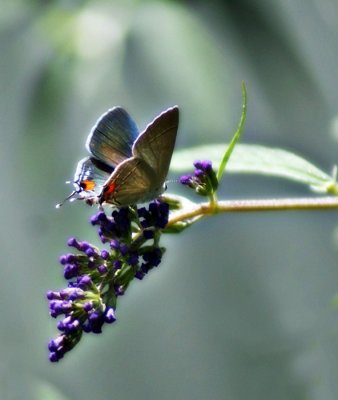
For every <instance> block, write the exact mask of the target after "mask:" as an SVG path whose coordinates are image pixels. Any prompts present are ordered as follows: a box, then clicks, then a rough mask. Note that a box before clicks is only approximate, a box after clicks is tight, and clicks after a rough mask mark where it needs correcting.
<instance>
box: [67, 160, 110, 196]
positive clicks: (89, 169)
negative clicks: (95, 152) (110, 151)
mask: <svg viewBox="0 0 338 400" xmlns="http://www.w3.org/2000/svg"><path fill="white" fill-rule="evenodd" d="M113 170H114V169H113V168H112V167H109V166H108V165H106V164H104V163H102V162H101V161H99V160H96V159H95V158H93V157H86V158H84V159H82V160H80V161H79V163H78V164H77V168H76V171H75V175H74V181H73V183H74V186H75V188H78V193H81V198H87V197H93V196H98V195H99V194H100V193H101V190H102V187H103V185H104V183H105V182H106V181H107V179H108V178H109V176H110V175H111V173H112V172H113Z"/></svg>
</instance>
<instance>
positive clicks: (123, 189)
mask: <svg viewBox="0 0 338 400" xmlns="http://www.w3.org/2000/svg"><path fill="white" fill-rule="evenodd" d="M155 178H156V177H155V176H154V171H153V170H152V169H151V168H150V166H149V165H148V164H147V163H146V162H145V161H143V160H142V159H140V158H135V157H131V158H129V159H127V160H125V161H123V162H122V163H121V164H119V165H118V166H117V167H116V169H115V171H114V172H113V173H112V174H111V176H110V178H109V179H108V181H107V182H106V183H105V185H104V187H103V190H102V192H101V194H100V196H99V203H100V204H102V203H104V202H105V203H110V204H114V205H116V206H118V207H124V206H128V205H132V204H137V203H143V202H146V201H150V200H152V199H153V198H154V197H156V196H158V195H159V194H160V193H161V192H162V188H160V191H159V193H155V195H154V190H153V187H152V186H153V182H154V180H155Z"/></svg>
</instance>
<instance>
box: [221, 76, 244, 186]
mask: <svg viewBox="0 0 338 400" xmlns="http://www.w3.org/2000/svg"><path fill="white" fill-rule="evenodd" d="M242 99H243V104H242V114H241V118H240V120H239V124H238V128H237V130H236V132H235V134H234V136H233V138H232V139H231V142H230V144H229V146H227V149H226V151H225V153H224V156H223V158H222V161H221V163H220V165H219V167H218V171H217V180H218V182H220V181H221V179H222V176H223V174H224V171H225V167H226V165H227V163H228V161H229V159H230V156H231V154H232V152H233V151H234V148H235V146H236V144H237V142H238V140H239V138H240V137H241V136H242V132H243V129H244V125H245V119H246V112H247V93H246V86H245V83H244V82H242Z"/></svg>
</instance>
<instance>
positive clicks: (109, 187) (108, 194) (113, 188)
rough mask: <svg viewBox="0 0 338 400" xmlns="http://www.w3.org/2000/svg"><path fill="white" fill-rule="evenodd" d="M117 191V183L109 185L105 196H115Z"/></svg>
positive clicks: (105, 190)
mask: <svg viewBox="0 0 338 400" xmlns="http://www.w3.org/2000/svg"><path fill="white" fill-rule="evenodd" d="M115 189H116V183H115V182H112V183H109V185H107V186H106V187H105V188H104V194H105V196H110V195H111V194H113V193H114V191H115Z"/></svg>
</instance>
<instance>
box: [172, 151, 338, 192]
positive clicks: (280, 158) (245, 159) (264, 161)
mask: <svg viewBox="0 0 338 400" xmlns="http://www.w3.org/2000/svg"><path fill="white" fill-rule="evenodd" d="M223 149H224V144H214V145H207V146H198V147H194V148H190V149H183V150H179V151H175V153H174V155H173V158H172V162H171V169H172V170H173V171H177V172H185V173H187V172H189V171H191V170H192V169H193V167H192V163H193V161H194V160H196V159H208V160H211V161H212V163H213V166H214V168H218V166H219V165H220V163H221V159H222V153H223ZM227 172H229V173H240V174H257V175H267V176H273V177H279V178H286V179H289V180H293V181H296V182H299V183H303V184H306V185H309V186H310V187H311V189H313V190H316V191H319V192H326V193H331V194H338V186H337V184H336V181H335V176H333V177H332V176H330V175H328V174H326V173H325V172H323V171H321V170H320V169H319V168H317V167H316V166H315V165H313V164H311V163H310V162H308V161H307V160H305V159H304V158H302V157H300V156H297V155H296V154H294V153H291V152H288V151H286V150H282V149H277V148H270V147H265V146H259V145H251V144H238V145H237V146H236V147H235V149H234V150H233V152H232V156H231V159H230V160H229V162H228V164H227Z"/></svg>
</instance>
